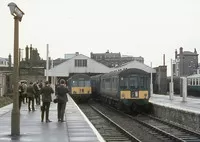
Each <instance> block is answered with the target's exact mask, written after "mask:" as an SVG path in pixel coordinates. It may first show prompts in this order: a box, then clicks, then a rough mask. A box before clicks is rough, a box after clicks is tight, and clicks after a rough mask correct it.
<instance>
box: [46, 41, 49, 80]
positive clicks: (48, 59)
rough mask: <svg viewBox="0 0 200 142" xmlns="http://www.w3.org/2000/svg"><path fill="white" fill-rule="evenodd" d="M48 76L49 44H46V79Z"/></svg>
mask: <svg viewBox="0 0 200 142" xmlns="http://www.w3.org/2000/svg"><path fill="white" fill-rule="evenodd" d="M48 78H49V44H47V59H46V81H48Z"/></svg>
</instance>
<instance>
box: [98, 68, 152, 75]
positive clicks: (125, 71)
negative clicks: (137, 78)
mask: <svg viewBox="0 0 200 142" xmlns="http://www.w3.org/2000/svg"><path fill="white" fill-rule="evenodd" d="M129 73H136V74H148V72H146V71H144V70H141V69H136V68H129V69H120V70H116V71H112V72H109V73H106V74H104V75H102V77H109V76H119V75H124V74H129Z"/></svg>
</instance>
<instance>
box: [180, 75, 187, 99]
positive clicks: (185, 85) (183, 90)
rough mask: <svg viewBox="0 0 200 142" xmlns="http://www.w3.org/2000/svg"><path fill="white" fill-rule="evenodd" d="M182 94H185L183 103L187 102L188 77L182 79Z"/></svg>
mask: <svg viewBox="0 0 200 142" xmlns="http://www.w3.org/2000/svg"><path fill="white" fill-rule="evenodd" d="M181 79H182V85H183V86H182V92H183V100H182V101H183V102H186V101H187V78H186V77H182V78H181Z"/></svg>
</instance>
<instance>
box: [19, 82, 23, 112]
mask: <svg viewBox="0 0 200 142" xmlns="http://www.w3.org/2000/svg"><path fill="white" fill-rule="evenodd" d="M18 92H19V110H20V109H21V105H22V100H23V92H24V89H23V87H22V83H20V82H19V88H18Z"/></svg>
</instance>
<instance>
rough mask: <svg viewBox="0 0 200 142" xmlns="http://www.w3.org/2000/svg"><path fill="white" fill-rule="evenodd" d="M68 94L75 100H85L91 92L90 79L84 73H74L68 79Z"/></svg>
mask: <svg viewBox="0 0 200 142" xmlns="http://www.w3.org/2000/svg"><path fill="white" fill-rule="evenodd" d="M68 87H69V90H70V92H69V94H70V95H71V97H72V98H73V99H74V100H75V101H76V102H85V101H87V100H88V99H89V98H90V95H91V93H92V89H91V79H90V76H88V75H86V74H76V75H73V76H72V77H70V78H69V79H68Z"/></svg>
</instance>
